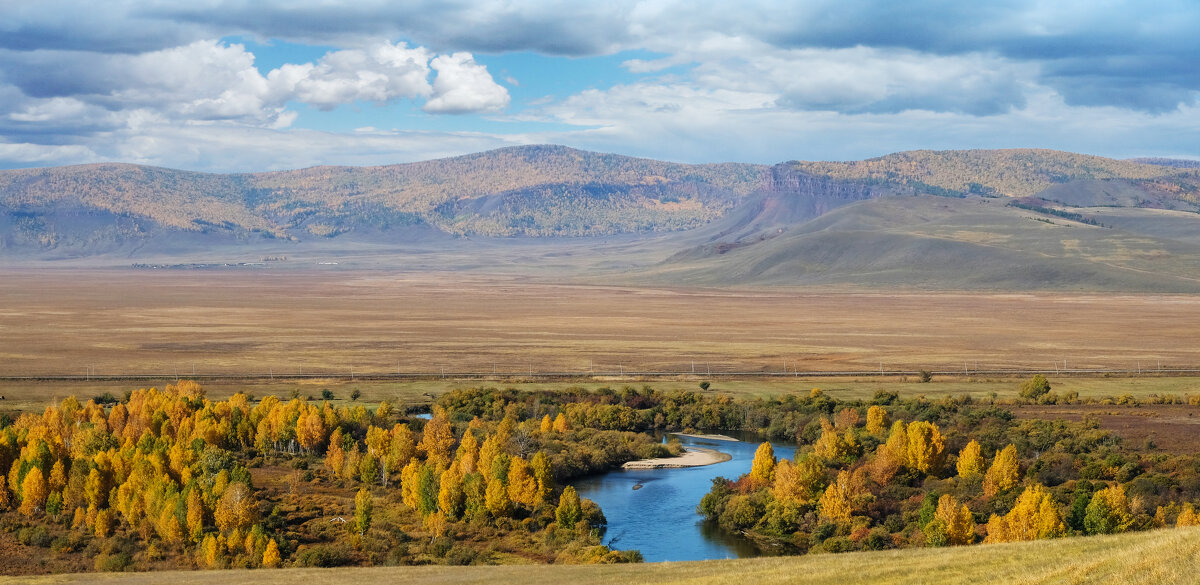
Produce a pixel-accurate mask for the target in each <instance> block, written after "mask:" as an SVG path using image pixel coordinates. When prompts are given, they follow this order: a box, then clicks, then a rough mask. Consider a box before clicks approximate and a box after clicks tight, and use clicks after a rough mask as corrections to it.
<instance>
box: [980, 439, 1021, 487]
mask: <svg viewBox="0 0 1200 585" xmlns="http://www.w3.org/2000/svg"><path fill="white" fill-rule="evenodd" d="M1019 481H1021V469H1020V465H1019V462H1018V460H1017V447H1016V446H1015V445H1012V444H1009V445H1008V446H1007V447H1005V448H1003V449H1001V450H1000V452H999V453H996V458H995V459H994V460H992V466H991V467H989V468H988V470H987V475H986V476H984V478H983V495H985V496H987V497H989V498H990V497H992V496H995V495H996V494H998V493H1000V492H1003V491H1007V490H1010V489H1012V488H1014V487H1016V486H1017V482H1019Z"/></svg>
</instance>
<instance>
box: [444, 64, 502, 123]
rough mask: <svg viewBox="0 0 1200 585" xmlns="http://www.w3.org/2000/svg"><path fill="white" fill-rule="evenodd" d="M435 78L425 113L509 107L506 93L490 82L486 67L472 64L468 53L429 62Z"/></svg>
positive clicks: (485, 110) (489, 109)
mask: <svg viewBox="0 0 1200 585" xmlns="http://www.w3.org/2000/svg"><path fill="white" fill-rule="evenodd" d="M430 65H431V66H432V67H433V69H434V70H435V71H437V78H435V79H434V80H433V97H432V98H430V99H429V101H427V102H425V107H424V108H423V109H424V110H425V111H426V112H429V113H434V114H466V113H471V112H498V111H500V110H503V109H504V108H506V107H508V101H509V97H508V90H506V89H504V87H502V86H501V85H500V84H498V83H496V82H495V80H493V79H492V76H491V74H489V73H488V70H487V67H484V66H483V65H480V64H478V63H476V62H475V58H474V57H472V56H471V54H470V53H454V54H453V55H441V56H439V57H435V58H434V59H433V62H432V63H430Z"/></svg>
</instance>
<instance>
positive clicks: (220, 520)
mask: <svg viewBox="0 0 1200 585" xmlns="http://www.w3.org/2000/svg"><path fill="white" fill-rule="evenodd" d="M257 519H258V503H257V502H256V501H255V500H254V494H253V493H252V492H251V490H250V486H248V485H246V484H244V483H242V482H234V483H231V484H229V487H228V488H226V489H225V493H224V494H222V495H221V498H220V499H219V500H218V501H217V507H216V510H215V511H214V512H213V520H215V521H216V524H217V527H218V528H220V529H221V530H222V531H229V530H233V529H235V528H236V529H239V530H244V529H246V528H249V527H250V525H251V524H254V522H255V520H257Z"/></svg>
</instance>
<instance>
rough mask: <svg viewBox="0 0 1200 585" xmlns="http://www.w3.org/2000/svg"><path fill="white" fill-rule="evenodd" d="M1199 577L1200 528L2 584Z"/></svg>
mask: <svg viewBox="0 0 1200 585" xmlns="http://www.w3.org/2000/svg"><path fill="white" fill-rule="evenodd" d="M1197 572H1200V528H1176V529H1163V530H1155V531H1151V532H1141V533H1131V534H1121V535H1115V536H1093V537H1088V538H1068V539H1059V540H1049V541H1036V542H1025V543H1008V544H992V545H978V546H971V547H955V548H949V549H945V548H942V549H908V550H896V551H880V552H864V553H845V554H826V555H810V556H804V557H764V558H756V559H743V560H727V561H702V562H689V563H659V564H649V565H603V566H556V565H535V566H525V565H522V566H498V567H371V568H341V569H280V570H256V571H254V572H249V571H203V572H156V573H141V574H121V575H115V574H95V573H89V574H72V575H49V576H43V577H20V578H4V577H0V583H31V584H39V585H40V584H44V585H58V584H63V585H66V584H71V583H88V584H92V583H95V584H104V583H114V584H120V585H140V584H143V583H146V584H149V583H163V582H168V581H169V582H172V583H176V584H178V585H191V584H193V583H203V584H204V585H222V584H225V583H245V582H247V581H251V580H253V581H254V582H255V583H259V584H261V585H275V584H291V583H297V582H303V581H318V580H319V581H320V582H322V583H327V584H329V585H340V584H343V583H346V584H352V583H365V582H370V583H388V584H392V583H394V584H397V585H400V584H407V583H422V584H435V585H468V584H471V585H474V584H486V583H515V582H520V583H527V584H529V585H539V584H542V583H545V584H558V583H573V584H576V585H611V584H617V583H644V584H656V585H672V584H679V585H683V584H688V585H707V584H710V583H711V584H719V583H730V582H733V581H738V582H752V583H759V584H762V585H770V584H774V583H780V584H782V583H788V584H803V585H841V584H843V583H847V582H856V583H873V584H879V585H909V584H917V583H941V584H945V585H956V584H961V585H974V584H976V583H990V584H993V585H1058V584H1064V585H1065V584H1075V583H1094V584H1112V585H1118V584H1120V585H1134V584H1137V585H1167V584H1173V583H1190V582H1194V580H1195V578H1196V574H1197Z"/></svg>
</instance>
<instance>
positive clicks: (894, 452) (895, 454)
mask: <svg viewBox="0 0 1200 585" xmlns="http://www.w3.org/2000/svg"><path fill="white" fill-rule="evenodd" d="M883 446H884V448H885V449H887V451H888V453H889V454H890V455H891V456H892V459H893V460H895V461H896V462H897V463H899V464H900V465H901V466H908V427H907V426H905V424H904V421H902V420H898V421H896V422H894V423H892V430H891V431H889V432H888V438H887V442H885V443H884V444H883Z"/></svg>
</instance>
